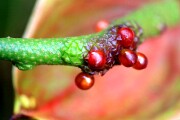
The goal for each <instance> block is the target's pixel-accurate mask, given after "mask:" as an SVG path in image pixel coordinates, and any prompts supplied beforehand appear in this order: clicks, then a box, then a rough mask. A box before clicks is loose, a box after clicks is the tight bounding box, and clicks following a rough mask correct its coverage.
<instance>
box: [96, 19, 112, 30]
mask: <svg viewBox="0 0 180 120" xmlns="http://www.w3.org/2000/svg"><path fill="white" fill-rule="evenodd" d="M108 26H109V22H108V21H106V20H100V21H98V22H97V23H96V32H100V31H102V30H104V29H106V28H107V27H108Z"/></svg>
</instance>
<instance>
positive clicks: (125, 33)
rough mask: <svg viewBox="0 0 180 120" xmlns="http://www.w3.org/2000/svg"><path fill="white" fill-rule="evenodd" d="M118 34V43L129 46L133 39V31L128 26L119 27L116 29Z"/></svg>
mask: <svg viewBox="0 0 180 120" xmlns="http://www.w3.org/2000/svg"><path fill="white" fill-rule="evenodd" d="M117 33H118V35H119V36H120V37H121V39H122V40H121V41H120V43H121V44H122V46H124V47H129V46H131V45H132V44H133V41H134V31H133V30H131V29H130V28H128V27H122V28H119V29H118V31H117Z"/></svg>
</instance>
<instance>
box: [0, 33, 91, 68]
mask: <svg viewBox="0 0 180 120" xmlns="http://www.w3.org/2000/svg"><path fill="white" fill-rule="evenodd" d="M91 38H92V35H88V36H80V37H71V38H49V39H22V38H0V59H3V60H10V61H12V62H13V64H14V65H16V66H17V67H18V68H19V69H21V70H28V69H31V68H32V67H33V66H35V65H40V64H49V65H58V64H61V65H73V66H79V65H81V64H83V53H84V52H85V51H86V49H85V48H86V47H85V46H86V44H87V43H88V41H89V40H90V39H91Z"/></svg>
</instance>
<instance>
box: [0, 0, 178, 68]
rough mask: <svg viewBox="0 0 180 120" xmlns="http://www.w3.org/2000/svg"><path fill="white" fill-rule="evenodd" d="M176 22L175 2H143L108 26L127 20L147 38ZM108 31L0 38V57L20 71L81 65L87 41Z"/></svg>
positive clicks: (175, 0)
mask: <svg viewBox="0 0 180 120" xmlns="http://www.w3.org/2000/svg"><path fill="white" fill-rule="evenodd" d="M179 21H180V7H179V1H177V0H169V1H163V2H160V3H156V4H151V5H147V6H145V7H144V8H142V9H139V10H138V11H136V12H134V13H131V14H129V15H128V16H125V17H123V18H120V19H117V20H115V21H114V22H113V23H112V24H111V25H110V27H112V26H114V25H120V24H127V23H128V22H129V23H130V25H132V26H134V27H137V25H139V26H141V28H142V30H143V33H144V34H143V36H142V38H147V37H151V36H155V35H158V34H159V33H160V32H162V31H163V29H164V28H165V27H169V26H173V25H176V24H177V23H178V22H179ZM108 30H109V28H108V29H106V30H104V31H102V32H100V33H97V34H91V35H85V36H77V37H67V38H48V39H32V38H31V39H28V38H10V37H8V38H0V59H2V60H8V61H12V63H13V64H14V65H15V66H17V67H18V68H19V69H20V70H29V69H32V68H33V66H36V65H42V64H48V65H71V66H76V67H81V66H82V65H83V64H84V56H86V55H87V54H88V50H87V49H86V48H87V46H88V43H89V42H90V43H91V45H92V46H93V45H94V44H96V43H95V42H97V39H101V38H102V37H104V36H107V32H108ZM92 46H91V47H92Z"/></svg>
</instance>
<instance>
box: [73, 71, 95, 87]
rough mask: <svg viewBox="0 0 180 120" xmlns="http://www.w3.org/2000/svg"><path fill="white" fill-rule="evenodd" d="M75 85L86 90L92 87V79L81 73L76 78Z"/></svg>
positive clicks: (90, 76)
mask: <svg viewBox="0 0 180 120" xmlns="http://www.w3.org/2000/svg"><path fill="white" fill-rule="evenodd" d="M75 83H76V85H77V87H78V88H80V89H82V90H87V89H89V88H91V87H92V86H93V85H94V77H93V76H92V75H89V74H86V73H83V72H82V73H79V74H78V75H77V76H76V78H75Z"/></svg>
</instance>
